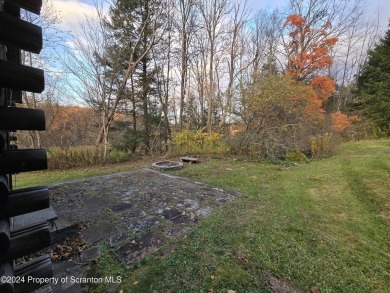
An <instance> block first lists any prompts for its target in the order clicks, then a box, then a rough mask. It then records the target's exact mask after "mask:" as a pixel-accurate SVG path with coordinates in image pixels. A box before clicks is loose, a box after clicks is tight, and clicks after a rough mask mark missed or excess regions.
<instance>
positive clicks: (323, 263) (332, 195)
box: [19, 140, 390, 293]
mask: <svg viewBox="0 0 390 293" xmlns="http://www.w3.org/2000/svg"><path fill="white" fill-rule="evenodd" d="M140 166H142V164H140V165H137V166H133V167H134V168H135V167H140ZM145 166H146V165H145ZM133 167H126V168H133ZM116 168H117V167H116ZM121 168H125V167H121ZM126 168H125V169H126ZM114 171H115V172H116V171H120V170H118V169H114V170H111V169H109V168H108V167H107V168H106V169H105V170H100V171H99V173H96V174H95V175H98V174H103V173H104V172H114ZM77 172H78V173H75V175H74V176H73V175H70V174H72V171H67V172H65V173H62V175H60V172H58V174H57V177H56V178H57V179H58V180H57V179H56V180H54V181H53V180H51V179H50V177H51V176H52V175H51V174H54V173H52V172H42V173H39V174H34V175H38V177H39V176H42V181H41V179H35V180H36V181H38V182H40V183H39V184H43V183H44V182H45V178H46V179H48V180H50V181H47V183H51V182H58V181H60V178H64V174H68V175H66V178H64V179H68V178H76V177H80V176H84V175H81V173H83V172H84V171H83V172H81V171H77ZM40 174H45V175H40ZM76 174H77V175H76ZM173 174H174V175H176V176H184V177H189V178H192V179H194V180H197V181H202V182H205V183H209V184H212V185H215V186H218V187H221V188H224V189H232V190H237V191H240V192H241V193H242V195H241V196H240V197H238V198H237V199H236V200H235V201H233V202H231V203H228V204H226V205H225V206H224V207H223V208H222V209H220V210H218V211H216V212H214V213H213V214H212V215H211V216H210V217H209V218H207V219H204V220H202V221H201V223H200V226H199V227H198V228H196V229H193V230H191V231H190V232H189V233H187V234H186V235H184V236H182V237H180V238H179V239H176V240H172V241H171V242H170V243H168V244H167V247H166V248H165V249H164V250H163V251H165V252H167V253H157V254H155V255H153V256H152V257H149V258H147V259H145V260H143V261H142V262H141V263H140V264H138V265H137V266H136V267H135V268H134V269H132V270H130V271H126V270H124V269H123V267H120V264H119V263H117V262H116V260H115V259H114V258H113V257H112V255H109V253H108V252H107V253H106V254H105V255H104V257H102V259H101V261H99V262H98V267H100V273H101V274H103V275H104V272H105V271H106V270H110V271H111V270H113V269H114V270H115V268H117V269H118V270H120V273H121V274H122V275H124V277H125V278H124V280H123V282H122V284H121V285H120V287H119V288H118V289H123V292H126V293H127V292H205V293H206V292H213V293H215V292H224V293H226V292H228V290H234V291H236V292H237V293H241V292H272V291H271V289H270V285H269V284H270V279H272V280H275V279H276V280H278V281H277V283H278V282H279V284H280V286H285V288H296V289H301V290H302V291H303V292H309V291H310V288H311V286H317V287H318V288H319V291H320V292H321V293H323V292H388V290H389V288H390V141H389V140H378V141H362V142H356V143H348V144H344V145H342V146H341V147H340V148H339V149H338V151H337V153H336V154H335V155H334V156H332V157H330V158H327V159H322V160H317V161H312V162H310V163H307V164H300V165H297V166H291V165H280V164H265V163H258V162H250V161H245V160H233V159H210V160H204V161H203V162H202V163H200V164H193V165H190V166H188V167H187V168H185V169H183V170H181V171H175V172H173ZM87 176H88V175H87ZM27 179H28V175H25V177H22V178H20V179H19V181H20V185H21V186H27V185H29V183H26V182H29V181H28V180H27ZM61 180H62V179H61ZM30 182H33V181H30ZM273 283H274V282H273ZM211 289H212V290H211ZM100 290H104V289H102V288H100ZM286 290H287V289H286ZM286 292H289V291H286Z"/></svg>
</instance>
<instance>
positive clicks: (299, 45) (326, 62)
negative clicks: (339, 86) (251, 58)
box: [283, 14, 337, 81]
mask: <svg viewBox="0 0 390 293" xmlns="http://www.w3.org/2000/svg"><path fill="white" fill-rule="evenodd" d="M283 27H284V28H288V29H289V36H290V38H291V41H290V45H289V51H288V65H287V70H286V74H287V75H289V76H290V77H291V78H293V79H296V80H299V81H302V80H304V79H306V78H307V77H308V76H309V75H310V74H313V73H314V72H316V71H319V70H323V69H325V68H327V67H328V66H331V65H332V63H333V60H332V58H331V57H330V56H329V50H330V49H331V48H332V47H333V46H334V45H335V44H336V42H337V38H331V37H328V31H327V30H328V29H330V28H331V24H330V22H326V23H325V24H324V25H322V26H321V27H320V28H319V29H312V28H311V27H310V24H309V23H307V21H306V19H305V18H304V17H302V16H301V15H296V14H294V15H290V16H289V17H287V20H286V22H285V23H284V25H283Z"/></svg>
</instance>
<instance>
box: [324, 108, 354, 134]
mask: <svg viewBox="0 0 390 293" xmlns="http://www.w3.org/2000/svg"><path fill="white" fill-rule="evenodd" d="M330 117H331V120H332V130H334V131H336V132H339V133H341V132H343V131H344V130H345V129H346V128H347V127H348V126H350V125H351V123H352V122H353V121H356V120H359V118H358V117H357V116H351V117H348V116H347V115H345V114H343V113H341V112H340V111H338V112H336V113H332V114H331V115H330Z"/></svg>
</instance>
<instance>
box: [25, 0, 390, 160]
mask: <svg viewBox="0 0 390 293" xmlns="http://www.w3.org/2000/svg"><path fill="white" fill-rule="evenodd" d="M103 7H104V6H103V2H101V3H97V4H96V14H95V15H94V16H88V17H86V19H85V20H84V22H83V25H82V30H81V33H80V34H79V35H78V36H75V37H74V38H72V39H70V40H68V43H71V47H70V48H69V50H68V54H66V57H65V58H64V59H65V62H64V68H65V71H64V72H63V76H65V73H67V74H68V75H66V76H67V78H66V82H63V81H65V79H64V78H63V80H61V82H58V83H57V84H56V86H58V85H59V84H61V85H64V89H66V90H65V92H66V96H67V98H68V101H69V97H71V98H73V99H74V101H76V100H78V101H83V106H80V105H79V106H63V105H60V104H58V103H57V102H53V101H52V100H50V99H46V98H45V97H44V96H42V97H41V102H40V103H36V100H37V98H36V97H30V96H29V97H27V96H26V100H29V101H32V102H34V103H35V104H36V107H41V108H45V110H46V112H47V115H49V117H52V119H50V118H49V119H47V120H48V121H49V122H48V123H49V125H48V130H47V133H46V134H44V136H43V137H40V138H39V140H40V142H39V143H40V144H42V145H43V146H45V147H52V146H57V147H60V148H68V147H70V146H76V145H78V146H80V145H96V146H97V147H98V148H99V147H101V148H102V149H103V154H102V156H103V157H107V155H108V154H109V152H110V150H111V149H112V148H115V149H116V150H120V151H124V152H129V153H141V154H161V153H166V152H167V151H175V152H177V151H178V150H180V149H181V150H183V137H184V138H186V140H185V143H187V145H190V144H192V145H197V144H198V146H199V148H200V149H202V147H205V145H204V142H205V141H207V139H208V137H214V138H215V137H218V138H219V139H218V142H217V141H214V140H213V145H215V146H216V148H219V149H223V150H224V151H228V152H230V153H235V154H251V155H259V156H269V157H275V158H284V157H286V155H287V154H288V153H290V152H292V151H297V150H298V151H299V152H302V153H304V154H306V155H310V154H313V152H316V156H317V155H318V149H321V148H323V149H324V153H326V152H327V151H330V147H328V149H329V150H327V149H326V147H325V146H327V145H328V146H329V145H330V144H331V142H332V140H336V139H339V138H340V137H343V138H345V139H362V138H367V137H372V136H375V135H378V133H380V134H382V135H387V134H388V131H389V125H388V124H386V123H382V122H381V121H382V120H380V119H377V118H375V117H376V116H374V115H372V114H370V113H373V111H372V109H373V108H374V106H373V105H374V104H375V103H376V100H375V99H374V98H373V95H372V94H371V93H370V92H369V91H368V90H364V93H365V94H362V93H363V88H364V85H366V84H367V78H366V79H364V76H368V71H367V66H370V65H365V62H366V60H367V52H368V50H369V49H373V48H374V45H375V44H376V43H375V42H376V41H377V40H378V32H379V31H378V29H379V27H378V24H377V23H375V22H370V20H368V19H367V18H366V17H365V3H364V2H363V1H360V0H359V1H354V2H351V1H337V3H336V2H335V1H328V0H321V1H319V0H310V1H309V0H308V1H298V0H291V1H290V5H289V7H288V8H286V9H285V10H283V11H279V10H260V11H252V10H250V9H249V7H248V5H247V4H246V2H243V1H238V0H201V1H195V0H152V1H140V0H113V1H112V2H110V5H109V9H108V11H107V9H103ZM370 56H371V57H370V60H373V58H374V57H373V53H370ZM26 61H29V59H28V58H27V59H26ZM370 62H371V61H370ZM362 70H363V71H362ZM384 70H386V69H384ZM360 75H362V76H363V77H362V78H360V79H359V83H358V77H359V76H360ZM358 85H359V91H358V90H357V86H358ZM384 87H385V88H387V89H388V87H389V85H388V84H386V85H385V86H384ZM53 88H54V86H53ZM55 92H56V94H60V92H58V91H55ZM70 101H71V100H70ZM72 103H73V102H72ZM356 105H360V106H359V107H360V108H359V107H357V106H356ZM362 109H367V111H364V110H362ZM376 113H377V114H378V111H376ZM379 115H381V114H380V113H379ZM50 121H51V122H50ZM50 123H51V124H50ZM378 129H379V131H378ZM196 133H198V134H199V133H203V135H198V136H196V135H195V134H196ZM191 137H198V138H200V137H203V138H202V139H200V141H198V142H196V143H195V142H193V141H192V142H191V141H190V140H191V139H189V138H191ZM37 139H38V138H37V137H36V135H35V136H33V135H32V134H24V138H23V139H20V141H22V143H23V144H29V143H31V144H37V143H38V142H37ZM178 142H180V143H178ZM185 143H184V144H185ZM222 145H223V147H222V148H221V146H222ZM313 145H314V149H313ZM321 145H322V146H321ZM207 149H208V151H211V150H210V146H208V147H207ZM192 151H194V149H192Z"/></svg>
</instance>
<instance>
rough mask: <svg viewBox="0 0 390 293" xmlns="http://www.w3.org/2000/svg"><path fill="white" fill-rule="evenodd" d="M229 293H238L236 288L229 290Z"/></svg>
mask: <svg viewBox="0 0 390 293" xmlns="http://www.w3.org/2000/svg"><path fill="white" fill-rule="evenodd" d="M228 293H236V291H234V290H228Z"/></svg>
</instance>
